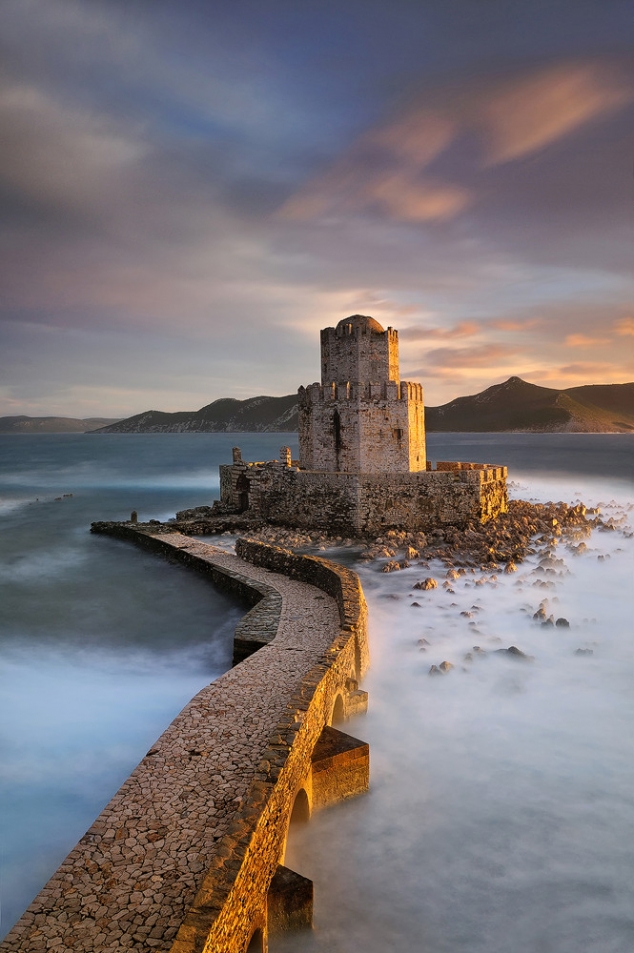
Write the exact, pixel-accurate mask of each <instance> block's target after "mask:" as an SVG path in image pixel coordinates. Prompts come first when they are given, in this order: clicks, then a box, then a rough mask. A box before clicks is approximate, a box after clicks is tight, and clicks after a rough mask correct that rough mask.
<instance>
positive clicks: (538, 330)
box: [0, 0, 634, 417]
mask: <svg viewBox="0 0 634 953" xmlns="http://www.w3.org/2000/svg"><path fill="white" fill-rule="evenodd" d="M0 63H1V64H2V65H1V66H0V141H1V143H2V144H1V147H0V203H1V206H2V214H1V218H0V223H1V224H0V242H1V254H0V414H2V415H13V414H29V415H33V416H37V415H65V416H76V417H89V416H107V417H124V416H128V415H131V414H135V413H140V412H142V411H145V410H149V409H156V410H163V411H175V410H194V409H197V408H199V407H202V406H203V405H205V404H208V403H210V402H211V401H212V400H215V399H217V398H219V397H236V398H239V399H243V398H246V397H252V396H255V395H257V394H271V395H282V394H288V393H291V392H293V391H294V390H296V389H297V387H298V386H299V385H300V384H307V383H310V382H312V381H314V380H317V379H318V378H319V337H318V332H319V330H320V329H321V328H324V327H328V326H332V325H334V324H336V323H337V322H338V321H339V320H340V319H341V318H343V317H346V316H348V315H350V314H355V313H361V314H369V315H372V316H373V317H374V318H376V319H377V320H378V321H379V322H380V323H381V324H382V325H383V326H384V327H387V326H388V325H389V326H392V327H395V328H397V329H398V331H399V340H400V354H401V374H402V377H404V378H405V379H409V380H415V381H419V382H421V383H422V384H423V386H424V389H425V400H426V403H427V404H429V405H432V406H433V405H438V404H442V403H445V402H446V401H449V400H451V399H453V398H454V397H457V396H461V395H465V394H473V393H477V392H478V391H480V390H482V389H484V388H485V387H488V386H490V385H491V384H494V383H499V382H501V381H503V380H505V379H506V378H508V377H510V376H512V375H518V376H520V377H522V378H524V379H525V380H528V381H531V382H532V383H535V384H541V385H544V386H547V387H557V388H560V387H573V386H577V385H580V384H592V383H623V382H626V381H632V380H634V276H633V269H632V263H633V256H632V252H633V248H634V241H633V240H634V175H633V172H634V122H633V119H634V6H633V5H632V3H631V0H592V2H589V0H547V2H544V0H531V2H530V3H527V2H526V0H521V2H516V0H504V2H502V0H3V3H2V5H1V9H0Z"/></svg>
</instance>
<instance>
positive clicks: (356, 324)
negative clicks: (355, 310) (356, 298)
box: [337, 314, 384, 334]
mask: <svg viewBox="0 0 634 953" xmlns="http://www.w3.org/2000/svg"><path fill="white" fill-rule="evenodd" d="M348 324H351V325H352V328H353V330H356V329H357V328H361V330H362V331H374V333H375V334H383V333H384V329H383V328H382V327H381V325H380V324H379V322H378V321H375V320H374V318H371V317H370V316H369V315H367V314H351V315H350V317H349V318H342V320H341V321H340V322H339V324H338V325H337V331H338V330H339V329H340V328H341V329H343V328H345V327H346V325H348Z"/></svg>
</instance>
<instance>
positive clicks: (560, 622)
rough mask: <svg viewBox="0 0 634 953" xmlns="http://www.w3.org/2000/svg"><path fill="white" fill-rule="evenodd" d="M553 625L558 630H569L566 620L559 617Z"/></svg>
mask: <svg viewBox="0 0 634 953" xmlns="http://www.w3.org/2000/svg"><path fill="white" fill-rule="evenodd" d="M555 625H556V626H557V627H558V628H559V629H569V628H570V623H569V622H568V619H564V618H563V616H561V617H560V618H559V619H557V621H556V622H555Z"/></svg>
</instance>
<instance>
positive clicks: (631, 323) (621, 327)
mask: <svg viewBox="0 0 634 953" xmlns="http://www.w3.org/2000/svg"><path fill="white" fill-rule="evenodd" d="M614 330H615V331H616V333H617V334H620V335H622V336H626V335H631V336H632V337H634V318H621V320H620V321H617V322H616V324H615V325H614Z"/></svg>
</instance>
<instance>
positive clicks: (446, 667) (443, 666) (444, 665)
mask: <svg viewBox="0 0 634 953" xmlns="http://www.w3.org/2000/svg"><path fill="white" fill-rule="evenodd" d="M438 667H439V669H440V671H441V672H450V671H451V669H452V668H453V665H452V664H451V662H441V663H440V665H439V666H438Z"/></svg>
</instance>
